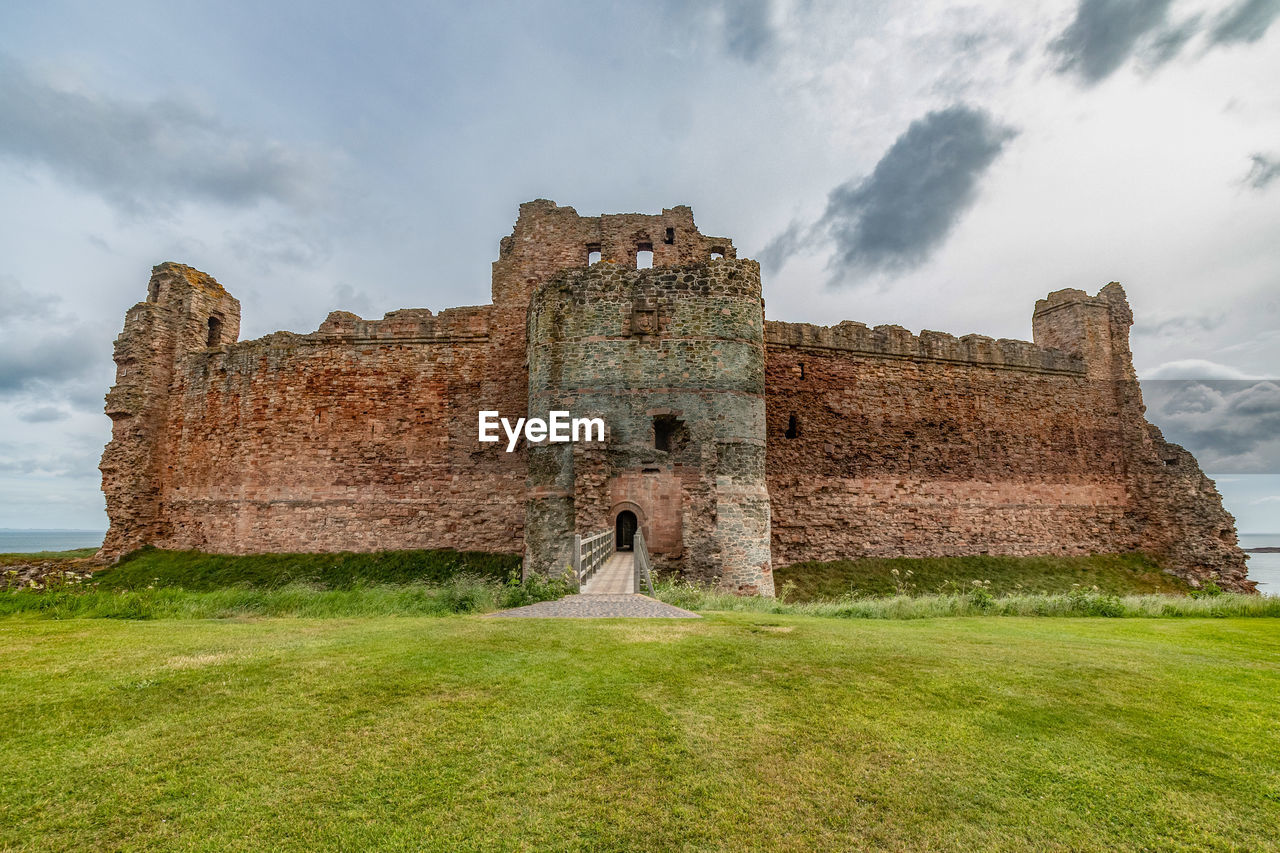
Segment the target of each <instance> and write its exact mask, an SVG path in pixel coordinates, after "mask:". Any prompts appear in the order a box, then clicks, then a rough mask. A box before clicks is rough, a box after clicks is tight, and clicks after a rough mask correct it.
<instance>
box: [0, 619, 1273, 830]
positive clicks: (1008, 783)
mask: <svg viewBox="0 0 1280 853" xmlns="http://www.w3.org/2000/svg"><path fill="white" fill-rule="evenodd" d="M1278 625H1280V623H1276V622H1274V621H1272V620H1260V619H1255V620H1237V619H1219V620H1207V619H1186V620H1113V619H1020V618H1005V619H991V618H973V619H924V620H915V621H848V620H835V619H818V618H813V617H808V616H798V615H789V614H782V615H770V614H757V613H728V614H724V613H722V614H712V615H709V616H708V617H707V618H704V619H701V620H681V621H659V620H605V621H594V620H593V621H572V620H550V621H543V620H539V621H527V620H500V619H499V620H495V619H486V618H480V617H474V616H469V617H452V618H435V619H418V618H368V619H359V620H348V619H325V620H315V619H249V620H243V619H236V620H220V621H219V620H172V621H152V622H138V621H112V620H80V619H73V620H66V621H47V620H37V619H32V618H27V617H13V618H7V619H2V620H0V647H2V648H4V650H5V654H4V655H0V731H3V732H4V733H5V736H4V737H3V738H0V848H2V849H11V850H40V851H44V850H110V849H130V850H233V851H234V850H245V851H258V850H268V849H271V850H317V849H346V850H364V849H384V850H420V849H433V850H491V849H499V850H503V849H506V850H521V849H548V850H583V849H594V850H672V849H687V850H733V851H737V850H747V849H786V850H925V849H928V850H943V851H976V850H1006V851H1024V850H1038V851H1068V850H1069V851H1094V850H1097V851H1110V850H1135V851H1136V850H1172V851H1178V850H1183V851H1202V850H1210V851H1212V850H1222V851H1228V850H1239V851H1262V850H1275V849H1277V847H1278V845H1277V838H1276V833H1275V827H1276V826H1277V825H1280V727H1277V725H1276V722H1275V721H1276V717H1277V712H1278V710H1280V708H1278V700H1277V696H1280V629H1278Z"/></svg>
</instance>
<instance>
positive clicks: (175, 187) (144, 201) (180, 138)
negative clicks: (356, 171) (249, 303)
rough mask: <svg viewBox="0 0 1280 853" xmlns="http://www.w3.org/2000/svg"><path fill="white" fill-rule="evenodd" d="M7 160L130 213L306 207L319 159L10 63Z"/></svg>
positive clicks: (169, 105) (2, 106)
mask: <svg viewBox="0 0 1280 853" xmlns="http://www.w3.org/2000/svg"><path fill="white" fill-rule="evenodd" d="M0 115H3V116H4V121H3V122H0V156H8V157H10V158H13V159H15V160H19V161H22V162H26V163H31V164H40V165H43V166H46V167H48V168H49V169H51V170H52V171H53V172H54V173H55V174H56V175H58V176H59V177H60V178H62V179H64V180H66V181H68V182H70V183H73V184H76V185H78V186H81V187H83V188H85V189H88V190H90V191H92V192H94V193H96V194H98V195H99V196H101V197H102V198H103V199H104V200H106V201H107V202H108V203H110V204H111V205H113V206H114V207H116V208H117V209H119V210H121V211H124V212H126V213H130V214H139V213H143V212H147V211H154V210H165V209H169V208H172V207H175V206H177V205H178V203H180V202H182V201H186V200H190V199H202V200H207V201H214V202H218V203H221V204H225V205H228V206H232V207H250V206H253V205H255V204H257V203H259V202H261V201H264V200H275V201H279V202H282V203H284V204H292V205H305V204H306V203H307V202H308V201H309V200H311V199H312V198H313V197H314V189H315V187H316V186H317V185H318V184H319V179H320V176H321V174H322V170H321V168H320V164H319V163H318V161H317V158H315V157H313V156H309V155H306V154H303V153H300V152H298V151H294V150H291V149H289V148H287V147H286V146H284V145H282V144H280V143H277V142H271V141H267V140H261V139H253V138H251V137H249V136H246V135H244V134H242V133H239V132H237V131H235V130H232V129H231V128H228V127H226V126H224V125H223V124H221V123H220V122H219V121H218V120H217V119H216V118H214V117H212V116H210V115H208V114H206V113H204V112H201V111H199V110H197V109H196V108H194V107H193V106H191V105H189V104H184V103H181V102H179V101H176V100H172V99H163V100H158V101H152V102H149V103H144V102H140V101H126V100H120V99H116V98H113V97H111V96H108V95H104V94H101V93H97V92H90V91H75V92H72V91H65V90H63V89H59V88H55V87H54V86H52V85H50V84H49V83H47V82H45V81H43V80H39V79H37V78H35V77H33V76H32V75H30V74H28V73H27V72H26V70H24V69H23V68H21V67H20V66H18V65H17V64H16V63H14V62H12V61H10V60H8V59H6V58H4V57H3V56H0Z"/></svg>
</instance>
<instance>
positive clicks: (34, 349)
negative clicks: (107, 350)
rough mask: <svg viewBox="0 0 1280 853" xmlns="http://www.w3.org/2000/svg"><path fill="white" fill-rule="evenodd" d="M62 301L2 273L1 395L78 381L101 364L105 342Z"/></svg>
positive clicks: (0, 286)
mask: <svg viewBox="0 0 1280 853" xmlns="http://www.w3.org/2000/svg"><path fill="white" fill-rule="evenodd" d="M58 302H59V300H58V299H57V298H56V297H49V296H39V295H36V294H34V293H32V292H31V291H29V290H27V289H25V288H24V287H22V285H20V284H18V282H17V281H15V280H14V279H13V278H11V277H8V276H0V306H3V307H4V309H5V313H4V314H3V316H0V397H8V396H11V395H13V394H16V393H19V392H23V391H28V390H31V389H33V388H37V387H39V388H44V389H46V390H47V389H48V388H49V386H50V385H51V384H52V385H57V384H59V383H66V382H74V380H77V379H79V378H82V377H85V376H87V375H89V374H91V373H92V372H94V371H95V370H96V369H97V368H98V367H99V365H100V364H101V362H102V359H103V352H102V351H101V350H102V342H101V341H100V340H98V338H97V336H96V335H94V334H93V332H92V330H90V329H88V328H87V327H86V326H85V325H84V324H83V323H81V322H79V321H78V320H76V319H75V318H74V317H68V316H66V315H64V314H62V313H61V312H60V310H59V305H58Z"/></svg>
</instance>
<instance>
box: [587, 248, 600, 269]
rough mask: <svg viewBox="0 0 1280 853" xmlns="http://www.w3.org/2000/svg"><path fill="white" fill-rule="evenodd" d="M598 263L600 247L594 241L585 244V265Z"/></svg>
mask: <svg viewBox="0 0 1280 853" xmlns="http://www.w3.org/2000/svg"><path fill="white" fill-rule="evenodd" d="M598 263H600V247H599V246H598V245H595V244H594V243H593V244H591V245H589V246H587V266H591V265H592V264H598Z"/></svg>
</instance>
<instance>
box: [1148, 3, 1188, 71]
mask: <svg viewBox="0 0 1280 853" xmlns="http://www.w3.org/2000/svg"><path fill="white" fill-rule="evenodd" d="M1200 22H1201V16H1200V15H1196V16H1194V17H1192V18H1188V19H1187V20H1185V21H1183V22H1182V23H1180V24H1177V25H1175V26H1169V27H1165V28H1164V29H1161V30H1159V31H1158V32H1156V33H1155V34H1154V36H1153V38H1152V41H1151V44H1150V46H1149V47H1148V48H1147V50H1146V51H1145V53H1144V57H1143V58H1144V59H1145V60H1146V62H1147V64H1148V65H1149V66H1151V67H1153V68H1154V67H1157V66H1160V65H1164V64H1165V63H1166V62H1169V61H1170V60H1173V59H1175V58H1177V56H1178V54H1180V53H1182V49H1183V48H1184V47H1186V46H1187V42H1189V41H1191V39H1192V38H1193V37H1195V34H1196V33H1198V32H1199V31H1200Z"/></svg>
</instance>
